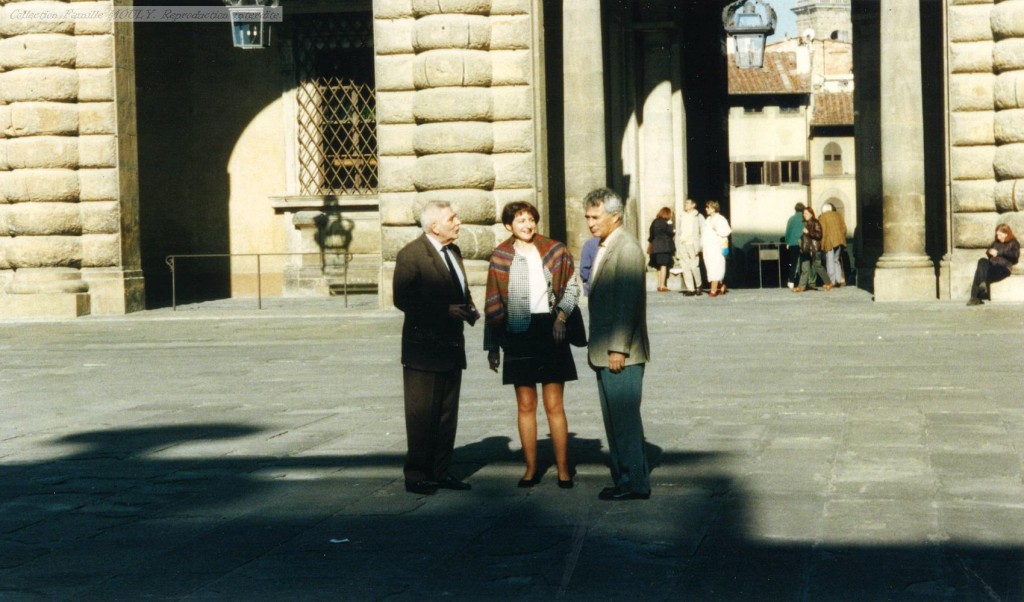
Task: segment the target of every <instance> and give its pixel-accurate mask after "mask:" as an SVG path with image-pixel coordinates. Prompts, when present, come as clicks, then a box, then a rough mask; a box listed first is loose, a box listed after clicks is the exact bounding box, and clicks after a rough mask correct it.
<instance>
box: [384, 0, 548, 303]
mask: <svg viewBox="0 0 1024 602" xmlns="http://www.w3.org/2000/svg"><path fill="white" fill-rule="evenodd" d="M373 10H374V48H375V52H376V54H377V57H376V75H377V89H378V96H377V103H378V105H377V108H378V140H379V152H380V155H381V159H380V161H381V162H380V211H381V225H382V231H383V241H382V245H381V250H382V255H383V259H384V263H383V267H382V274H381V302H382V304H383V305H387V304H390V303H391V290H390V283H391V279H392V274H393V270H394V259H395V256H396V254H397V253H398V251H399V250H400V249H401V248H402V246H404V245H405V244H406V243H407V242H409V241H410V240H412V239H413V238H415V237H416V236H418V235H419V234H420V232H421V230H420V227H419V224H418V223H417V222H418V219H419V212H420V209H421V208H422V207H423V205H424V204H426V203H427V202H429V201H431V200H442V201H450V202H452V203H453V204H454V205H455V206H456V209H457V211H458V213H459V217H460V219H461V220H462V223H463V226H462V231H461V235H460V238H459V241H458V245H459V247H460V248H461V249H462V254H463V257H464V258H466V259H467V266H466V267H467V271H468V272H469V274H468V276H469V281H470V285H471V286H473V287H475V288H474V295H475V296H476V298H477V301H478V303H480V304H482V302H483V298H482V289H481V288H480V286H481V285H482V284H483V283H484V280H485V278H486V267H487V259H488V258H489V257H490V254H491V251H492V250H494V247H495V245H496V244H497V242H498V241H499V240H502V239H504V238H505V237H506V236H507V233H506V232H505V229H504V228H503V227H502V226H501V225H500V221H499V220H498V211H500V209H501V208H502V207H504V206H505V204H506V203H508V202H510V201H513V200H525V201H529V202H531V203H534V204H537V190H536V165H535V160H534V127H533V120H534V102H535V97H534V93H533V88H532V85H533V78H534V73H533V61H532V59H533V54H532V50H531V48H532V44H533V27H532V21H531V19H530V10H531V2H530V0H375V1H374V4H373Z"/></svg>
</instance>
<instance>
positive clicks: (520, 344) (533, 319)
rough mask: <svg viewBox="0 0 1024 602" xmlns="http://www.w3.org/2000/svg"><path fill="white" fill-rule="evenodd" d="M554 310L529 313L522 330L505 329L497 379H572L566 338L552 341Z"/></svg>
mask: <svg viewBox="0 0 1024 602" xmlns="http://www.w3.org/2000/svg"><path fill="white" fill-rule="evenodd" d="M554 325H555V316H554V314H532V315H531V316H530V327H529V328H528V329H527V330H526V332H521V333H518V334H513V333H508V335H507V337H508V338H507V339H506V341H505V360H504V366H503V367H502V371H501V382H502V384H506V385H535V384H537V383H564V382H566V381H570V380H576V362H574V361H573V359H572V350H571V349H570V348H569V341H568V339H566V340H564V341H562V344H560V345H556V344H555V339H554V337H553V336H552V334H551V330H552V328H553V327H554Z"/></svg>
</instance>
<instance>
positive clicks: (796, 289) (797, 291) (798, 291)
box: [793, 286, 807, 293]
mask: <svg viewBox="0 0 1024 602" xmlns="http://www.w3.org/2000/svg"><path fill="white" fill-rule="evenodd" d="M805 290H807V289H805V288H804V287H802V286H796V287H793V292H794V293H802V292H804V291H805Z"/></svg>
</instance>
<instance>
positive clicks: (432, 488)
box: [405, 480, 439, 495]
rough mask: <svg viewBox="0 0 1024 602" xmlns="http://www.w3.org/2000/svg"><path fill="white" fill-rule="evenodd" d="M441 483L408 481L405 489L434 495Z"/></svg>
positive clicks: (410, 491) (419, 493)
mask: <svg viewBox="0 0 1024 602" xmlns="http://www.w3.org/2000/svg"><path fill="white" fill-rule="evenodd" d="M438 487H439V483H438V482H437V481H426V480H424V481H416V482H415V483H406V484H405V490H406V491H408V492H409V493H415V494H418V495H434V494H435V493H437V488H438Z"/></svg>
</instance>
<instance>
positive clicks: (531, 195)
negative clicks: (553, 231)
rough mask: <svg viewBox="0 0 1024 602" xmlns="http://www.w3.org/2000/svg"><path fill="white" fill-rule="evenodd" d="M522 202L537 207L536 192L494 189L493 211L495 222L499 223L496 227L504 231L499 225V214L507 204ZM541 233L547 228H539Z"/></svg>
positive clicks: (531, 190)
mask: <svg viewBox="0 0 1024 602" xmlns="http://www.w3.org/2000/svg"><path fill="white" fill-rule="evenodd" d="M522 201H525V202H527V203H530V204H532V205H534V206H536V205H537V191H536V190H534V189H533V188H509V189H503V190H498V189H495V191H494V210H495V215H496V216H497V218H496V220H495V221H498V222H499V224H498V225H499V226H501V227H502V229H503V230H504V227H505V226H504V225H502V224H501V223H500V220H501V212H502V210H503V209H504V208H505V205H508V204H509V203H516V202H522ZM538 208H539V207H538ZM543 218H544V216H543V215H542V216H541V219H543ZM541 231H542V232H546V231H547V228H545V227H541Z"/></svg>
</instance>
